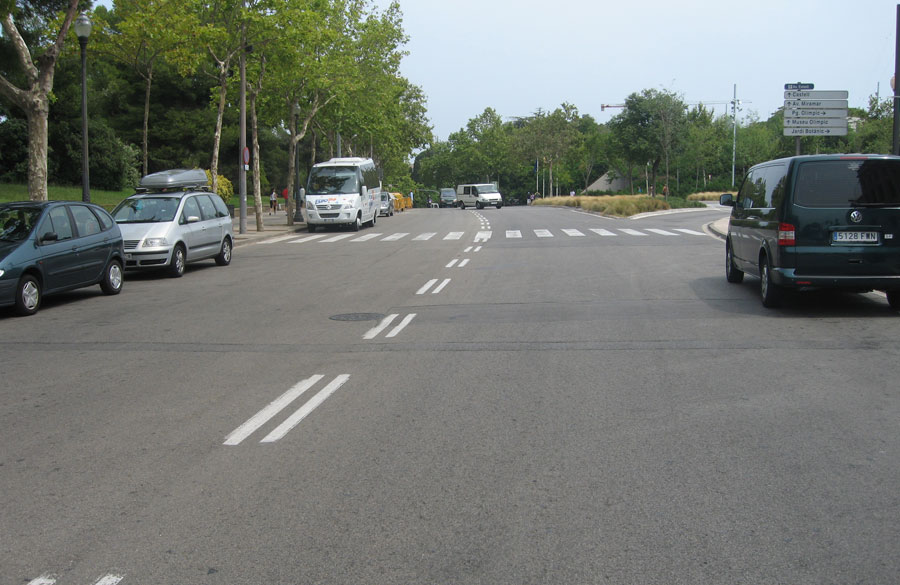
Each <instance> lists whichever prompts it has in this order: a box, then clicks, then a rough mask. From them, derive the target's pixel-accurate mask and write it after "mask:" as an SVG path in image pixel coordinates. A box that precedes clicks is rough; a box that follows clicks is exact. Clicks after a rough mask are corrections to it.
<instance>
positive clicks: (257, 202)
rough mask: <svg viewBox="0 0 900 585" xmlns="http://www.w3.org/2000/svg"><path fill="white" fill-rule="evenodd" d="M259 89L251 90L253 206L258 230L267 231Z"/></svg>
mask: <svg viewBox="0 0 900 585" xmlns="http://www.w3.org/2000/svg"><path fill="white" fill-rule="evenodd" d="M257 95H258V91H256V88H254V91H252V92H250V135H251V136H252V138H253V139H252V144H253V147H252V148H253V150H252V155H251V156H252V158H253V207H254V208H255V209H256V231H258V232H261V231H265V229H266V228H265V226H263V208H262V188H261V187H260V184H259V122H258V120H257V118H256V98H257Z"/></svg>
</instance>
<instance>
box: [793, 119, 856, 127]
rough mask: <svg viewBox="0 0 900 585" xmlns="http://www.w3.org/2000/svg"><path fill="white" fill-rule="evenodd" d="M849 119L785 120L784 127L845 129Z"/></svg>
mask: <svg viewBox="0 0 900 585" xmlns="http://www.w3.org/2000/svg"><path fill="white" fill-rule="evenodd" d="M846 126H847V118H785V119H784V127H785V128H788V127H793V128H845V127H846Z"/></svg>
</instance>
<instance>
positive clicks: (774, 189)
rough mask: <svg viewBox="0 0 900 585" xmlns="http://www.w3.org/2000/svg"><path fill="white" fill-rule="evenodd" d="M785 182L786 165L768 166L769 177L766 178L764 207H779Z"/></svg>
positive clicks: (782, 199) (782, 198)
mask: <svg viewBox="0 0 900 585" xmlns="http://www.w3.org/2000/svg"><path fill="white" fill-rule="evenodd" d="M786 182H787V166H786V165H778V166H774V167H770V168H769V177H768V178H767V179H766V207H781V203H782V202H783V201H784V184H785V183H786Z"/></svg>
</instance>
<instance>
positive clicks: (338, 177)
mask: <svg viewBox="0 0 900 585" xmlns="http://www.w3.org/2000/svg"><path fill="white" fill-rule="evenodd" d="M307 193H308V194H312V195H331V194H338V193H359V182H358V181H357V180H356V169H355V168H354V167H318V168H314V169H313V171H312V175H311V176H310V177H309V189H307Z"/></svg>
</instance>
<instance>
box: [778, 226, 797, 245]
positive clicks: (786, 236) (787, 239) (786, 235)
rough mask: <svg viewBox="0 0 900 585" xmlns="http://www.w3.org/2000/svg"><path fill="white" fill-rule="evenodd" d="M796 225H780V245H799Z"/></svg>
mask: <svg viewBox="0 0 900 585" xmlns="http://www.w3.org/2000/svg"><path fill="white" fill-rule="evenodd" d="M796 229H797V228H795V227H794V224H790V223H779V224H778V245H779V246H794V245H796V244H797V235H796Z"/></svg>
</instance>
